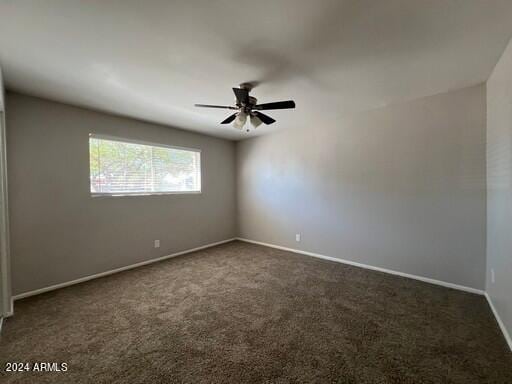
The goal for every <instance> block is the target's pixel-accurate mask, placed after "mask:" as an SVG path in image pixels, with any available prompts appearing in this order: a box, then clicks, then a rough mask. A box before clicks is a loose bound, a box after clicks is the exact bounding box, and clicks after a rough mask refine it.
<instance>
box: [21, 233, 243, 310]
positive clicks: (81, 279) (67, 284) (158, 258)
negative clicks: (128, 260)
mask: <svg viewBox="0 0 512 384" xmlns="http://www.w3.org/2000/svg"><path fill="white" fill-rule="evenodd" d="M233 240H236V238H231V239H227V240H222V241H217V242H215V243H210V244H206V245H202V246H200V247H196V248H192V249H187V250H185V251H181V252H176V253H173V254H171V255H166V256H161V257H157V258H156V259H151V260H146V261H142V262H140V263H136V264H131V265H127V266H125V267H121V268H116V269H112V270H110V271H106V272H101V273H96V274H94V275H89V276H85V277H81V278H79V279H76V280H71V281H67V282H65V283H60V284H55V285H51V286H49V287H44V288H40V289H35V290H33V291H28V292H23V293H19V294H17V295H14V296H13V299H14V300H19V299H24V298H25V297H30V296H34V295H39V294H41V293H45V292H49V291H53V290H56V289H60V288H64V287H69V286H70V285H75V284H79V283H83V282H85V281H89V280H93V279H97V278H99V277H103V276H108V275H112V274H114V273H118V272H122V271H127V270H129V269H133V268H137V267H142V266H143V265H147V264H152V263H156V262H158V261H162V260H166V259H170V258H173V257H176V256H180V255H184V254H187V253H191V252H195V251H200V250H201V249H206V248H210V247H214V246H216V245H220V244H224V243H229V242H230V241H233Z"/></svg>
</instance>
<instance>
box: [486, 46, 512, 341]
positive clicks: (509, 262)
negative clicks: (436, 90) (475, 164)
mask: <svg viewBox="0 0 512 384" xmlns="http://www.w3.org/2000/svg"><path fill="white" fill-rule="evenodd" d="M491 268H492V269H494V272H495V283H494V284H493V283H492V281H491ZM487 293H488V294H489V296H490V297H491V300H492V301H493V304H494V306H495V307H496V310H497V311H498V313H499V315H500V317H501V319H502V321H503V322H504V324H505V326H506V327H507V329H508V332H509V334H512V43H509V46H508V48H507V49H506V50H505V53H504V54H503V56H502V57H501V59H500V61H499V62H498V64H497V65H496V68H495V69H494V72H493V73H492V75H491V77H490V78H489V80H488V82H487Z"/></svg>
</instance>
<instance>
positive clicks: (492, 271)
mask: <svg viewBox="0 0 512 384" xmlns="http://www.w3.org/2000/svg"><path fill="white" fill-rule="evenodd" d="M495 282H496V276H495V275H494V268H491V283H493V284H494V283H495Z"/></svg>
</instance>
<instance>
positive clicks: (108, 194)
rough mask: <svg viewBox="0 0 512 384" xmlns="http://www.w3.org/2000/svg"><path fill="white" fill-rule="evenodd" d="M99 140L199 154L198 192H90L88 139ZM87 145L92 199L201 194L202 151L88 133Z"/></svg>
mask: <svg viewBox="0 0 512 384" xmlns="http://www.w3.org/2000/svg"><path fill="white" fill-rule="evenodd" d="M91 138H92V139H100V140H110V141H118V142H121V143H128V144H141V145H149V146H152V147H160V148H170V149H179V150H184V151H190V152H197V153H199V186H200V188H199V190H198V191H174V192H172V191H171V192H122V193H111V192H91V168H90V167H91V157H90V156H91V155H90V147H89V145H90V139H91ZM87 145H88V148H89V151H88V153H89V162H88V164H89V172H88V175H89V193H90V194H91V196H92V197H95V198H96V197H129V196H164V195H198V194H201V193H202V192H203V167H202V161H203V156H202V151H201V149H199V148H190V147H181V146H176V145H168V144H162V143H155V142H151V141H144V140H137V139H128V138H124V137H118V136H110V135H103V134H96V133H89V138H88V139H87Z"/></svg>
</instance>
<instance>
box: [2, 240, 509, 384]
mask: <svg viewBox="0 0 512 384" xmlns="http://www.w3.org/2000/svg"><path fill="white" fill-rule="evenodd" d="M15 311H16V312H15V316H14V317H12V318H10V319H8V320H7V321H6V322H5V323H4V329H3V332H2V336H1V340H0V363H1V364H2V372H1V373H0V382H2V383H6V384H7V383H31V384H33V383H130V384H135V383H262V382H263V383H358V384H363V383H414V384H419V383H443V384H446V383H461V384H462V383H463V384H470V383H512V353H511V352H510V351H509V350H508V347H507V346H506V344H505V341H504V339H503V336H502V335H501V333H500V331H499V329H498V326H497V324H496V322H495V320H494V318H493V316H492V313H491V311H490V309H489V307H488V305H487V303H486V301H485V299H484V297H482V296H478V295H474V294H469V293H464V292H460V291H456V290H452V289H448V288H443V287H439V286H435V285H430V284H426V283H421V282H418V281H414V280H410V279H406V278H400V277H396V276H391V275H387V274H384V273H379V272H372V271H368V270H364V269H359V268H355V267H351V266H347V265H342V264H338V263H333V262H329V261H323V260H318V259H314V258H311V257H308V256H302V255H297V254H293V253H290V252H285V251H280V250H276V249H271V248H266V247H262V246H258V245H252V244H247V243H242V242H232V243H228V244H224V245H221V246H217V247H215V248H210V249H207V250H203V251H199V252H195V253H193V254H188V255H185V256H181V257H177V258H174V259H171V260H167V261H164V262H160V263H156V264H152V265H149V266H146V267H142V268H138V269H135V270H131V271H127V272H123V273H119V274H116V275H112V276H109V277H105V278H102V279H98V280H93V281H90V282H87V283H83V284H80V285H76V286H73V287H69V288H65V289H61V290H58V291H54V292H51V293H47V294H43V295H39V296H35V297H32V298H28V299H25V300H20V301H17V302H16V307H15ZM8 361H15V362H31V363H34V362H58V363H67V365H68V370H67V372H60V373H50V372H44V373H21V372H18V373H6V372H4V371H3V370H4V368H5V363H6V362H8Z"/></svg>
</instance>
